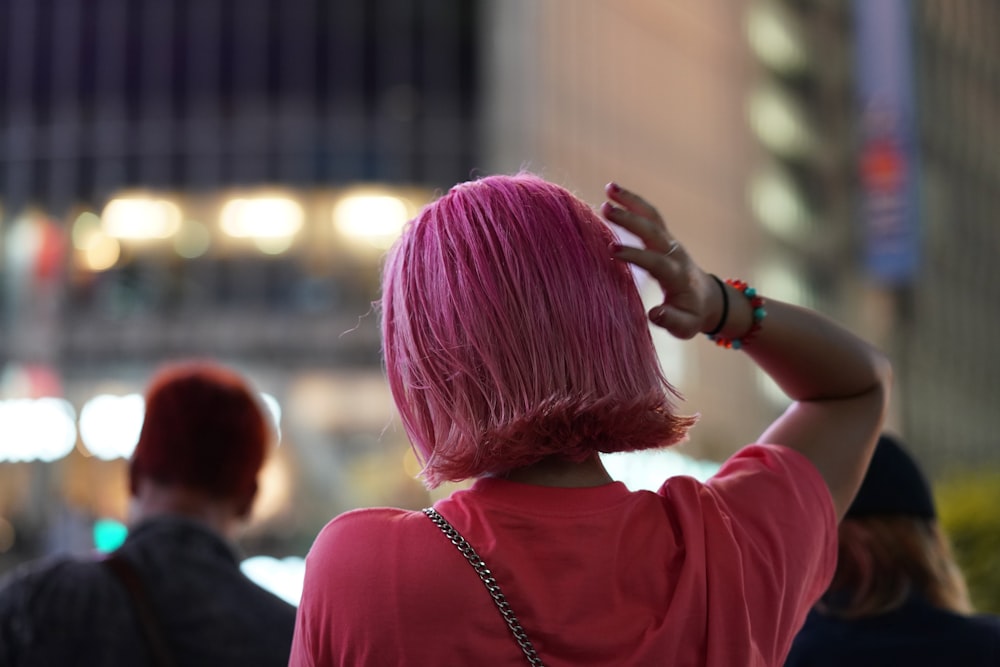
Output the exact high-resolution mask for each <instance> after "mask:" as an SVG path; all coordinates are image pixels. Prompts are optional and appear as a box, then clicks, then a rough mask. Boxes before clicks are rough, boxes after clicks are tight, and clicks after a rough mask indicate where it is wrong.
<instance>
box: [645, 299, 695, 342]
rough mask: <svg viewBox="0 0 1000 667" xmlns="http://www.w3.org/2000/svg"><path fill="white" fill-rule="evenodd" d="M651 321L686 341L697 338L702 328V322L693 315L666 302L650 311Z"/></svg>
mask: <svg viewBox="0 0 1000 667" xmlns="http://www.w3.org/2000/svg"><path fill="white" fill-rule="evenodd" d="M649 321H650V322H652V323H653V324H655V325H656V326H658V327H663V328H664V329H666V330H667V331H668V332H670V334H671V335H673V336H676V337H677V338H682V339H685V340H686V339H689V338H694V337H695V336H697V335H698V332H699V329H700V328H701V321H700V320H699V319H698V318H697V317H695V316H694V315H693V314H692V313H690V312H688V311H686V310H684V309H683V308H676V307H674V306H672V305H671V304H669V303H666V302H664V303H662V304H660V305H659V306H655V307H653V308H651V309H650V310H649Z"/></svg>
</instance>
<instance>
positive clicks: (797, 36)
mask: <svg viewBox="0 0 1000 667" xmlns="http://www.w3.org/2000/svg"><path fill="white" fill-rule="evenodd" d="M747 37H748V39H749V41H750V46H751V48H753V51H754V53H756V54H757V57H758V58H760V59H761V60H762V61H764V63H766V64H767V65H768V66H769V67H772V68H774V69H776V70H778V71H780V72H797V71H800V70H802V69H804V68H805V67H806V65H808V60H809V54H808V52H807V50H806V46H805V44H804V43H803V40H802V31H801V29H800V28H799V26H797V25H795V23H794V21H793V20H792V18H791V17H790V16H788V14H787V13H786V12H784V11H782V10H781V9H779V8H778V7H777V6H775V5H773V4H767V3H761V4H757V5H755V6H753V7H751V8H750V12H749V14H748V15H747Z"/></svg>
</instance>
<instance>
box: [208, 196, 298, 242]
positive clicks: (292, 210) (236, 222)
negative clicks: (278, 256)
mask: <svg viewBox="0 0 1000 667" xmlns="http://www.w3.org/2000/svg"><path fill="white" fill-rule="evenodd" d="M304 219H305V213H304V212H303V211H302V207H301V206H300V205H299V203H298V202H297V201H295V200H294V199H289V198H288V197H253V198H237V199H230V200H229V201H228V202H226V204H225V206H223V207H222V216H221V220H220V224H221V225H222V231H224V232H225V233H226V234H228V235H229V236H232V237H234V238H241V239H242V238H252V239H282V240H284V239H290V238H291V237H293V236H295V234H297V233H298V231H299V230H300V229H301V228H302V222H303V220H304Z"/></svg>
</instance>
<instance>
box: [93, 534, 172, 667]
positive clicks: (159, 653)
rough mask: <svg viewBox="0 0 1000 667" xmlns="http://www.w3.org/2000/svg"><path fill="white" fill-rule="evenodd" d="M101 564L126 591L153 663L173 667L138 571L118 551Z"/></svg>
mask: <svg viewBox="0 0 1000 667" xmlns="http://www.w3.org/2000/svg"><path fill="white" fill-rule="evenodd" d="M101 564H102V565H104V566H105V567H106V568H108V570H109V571H110V572H111V573H112V574H113V575H114V576H115V577H116V578H117V579H118V581H120V582H121V584H122V585H123V586H124V587H125V590H126V591H127V592H128V595H129V598H130V599H131V601H132V608H133V610H134V611H135V616H136V618H137V619H138V621H139V628H140V629H141V630H142V634H143V638H144V639H145V640H146V645H147V647H148V648H149V652H150V655H151V656H152V658H153V664H154V665H155V666H156V667H175V666H176V665H177V663H176V662H175V661H174V658H173V655H172V654H171V653H170V650H169V649H168V648H167V643H166V641H165V640H164V638H163V633H162V632H161V631H160V622H159V619H158V618H157V615H156V610H154V609H153V605H152V603H151V602H150V600H149V596H148V595H147V593H146V587H145V586H143V584H142V579H141V578H140V577H139V572H138V571H137V570H136V569H135V567H134V566H133V565H132V564H131V563H130V562H128V561H127V560H126V559H125V558H123V557H122V556H121V554H119V553H118V552H114V553H112V554H110V555H109V556H107V557H106V558H105V559H104V560H102V561H101Z"/></svg>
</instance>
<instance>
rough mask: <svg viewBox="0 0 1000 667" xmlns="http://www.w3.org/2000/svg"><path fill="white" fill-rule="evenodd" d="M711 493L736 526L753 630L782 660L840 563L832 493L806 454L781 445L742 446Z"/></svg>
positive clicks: (774, 656) (762, 645)
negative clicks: (837, 558) (838, 562)
mask: <svg viewBox="0 0 1000 667" xmlns="http://www.w3.org/2000/svg"><path fill="white" fill-rule="evenodd" d="M706 490H707V491H708V492H709V493H710V494H711V495H712V496H714V499H715V504H716V505H717V507H718V508H719V511H720V512H722V513H723V515H724V518H725V519H726V521H725V525H727V526H728V530H729V531H731V535H732V539H733V541H734V544H735V548H736V551H737V554H738V563H733V564H730V566H737V567H738V568H739V578H740V579H741V580H742V586H743V591H742V594H743V597H744V600H745V601H746V613H747V617H748V620H749V622H750V624H751V626H752V627H751V634H752V635H753V636H754V638H755V641H756V642H758V648H759V649H760V650H761V651H762V653H764V655H765V656H769V657H770V658H771V659H775V660H777V661H779V662H780V660H781V659H783V656H784V655H785V653H787V651H788V649H789V647H790V645H791V641H792V639H793V637H794V635H795V632H796V631H797V630H798V629H799V628H800V627H801V625H802V623H803V622H804V620H805V617H806V615H807V614H808V612H809V610H810V608H811V607H812V605H813V604H814V603H815V601H816V600H817V599H818V598H819V597H820V596H821V595H822V594H823V592H824V591H825V590H826V587H827V585H828V584H829V582H830V579H831V577H832V576H833V571H834V568H835V566H836V556H837V518H836V512H835V509H834V505H833V499H832V497H831V495H830V492H829V490H828V489H827V486H826V483H825V482H824V481H823V478H822V476H821V475H820V474H819V471H818V470H817V469H816V467H815V466H814V465H813V464H812V462H811V461H809V459H807V458H806V457H805V456H803V455H802V454H800V453H798V452H796V451H795V450H792V449H789V448H787V447H783V446H780V445H750V446H748V447H745V448H743V449H742V450H740V451H739V452H737V453H736V454H735V455H734V456H733V457H731V458H730V459H729V460H728V461H727V462H726V463H725V464H724V465H723V466H722V468H721V469H720V470H719V472H718V473H717V474H716V475H715V476H714V477H713V478H711V479H710V480H709V481H708V482H707V483H706Z"/></svg>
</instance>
